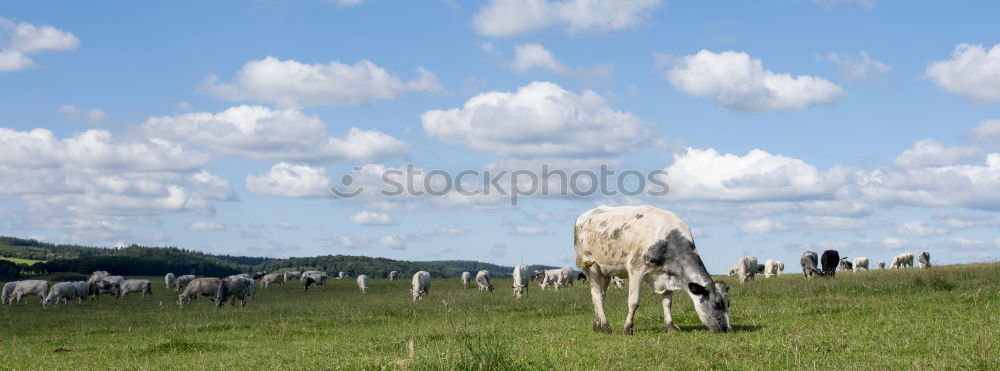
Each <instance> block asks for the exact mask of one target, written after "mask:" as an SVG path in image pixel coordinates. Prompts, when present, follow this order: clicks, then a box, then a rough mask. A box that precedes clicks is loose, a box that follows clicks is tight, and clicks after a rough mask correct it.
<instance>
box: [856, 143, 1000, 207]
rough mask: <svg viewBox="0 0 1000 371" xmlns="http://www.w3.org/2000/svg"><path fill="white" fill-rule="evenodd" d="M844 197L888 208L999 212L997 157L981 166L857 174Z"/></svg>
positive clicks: (988, 158)
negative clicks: (941, 208)
mask: <svg viewBox="0 0 1000 371" xmlns="http://www.w3.org/2000/svg"><path fill="white" fill-rule="evenodd" d="M856 177H857V180H856V182H855V184H853V185H852V186H851V187H850V188H848V189H845V190H844V197H852V198H855V199H864V200H867V201H869V202H880V203H883V204H889V205H909V206H929V207H945V206H950V207H956V206H957V207H967V208H973V209H981V210H994V211H995V210H1000V193H997V192H996V191H995V190H996V189H998V188H1000V154H997V153H993V154H989V155H987V156H986V161H985V165H949V166H940V167H927V168H913V169H878V170H870V171H858V172H857V174H856Z"/></svg>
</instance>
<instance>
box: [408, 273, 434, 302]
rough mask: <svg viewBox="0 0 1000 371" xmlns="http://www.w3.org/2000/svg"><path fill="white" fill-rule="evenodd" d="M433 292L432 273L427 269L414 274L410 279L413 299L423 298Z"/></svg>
mask: <svg viewBox="0 0 1000 371" xmlns="http://www.w3.org/2000/svg"><path fill="white" fill-rule="evenodd" d="M430 292H431V274H430V273H427V272H426V271H419V272H417V273H414V274H413V280H411V281H410V293H411V294H413V301H417V300H423V299H424V298H425V297H427V295H428V294H430Z"/></svg>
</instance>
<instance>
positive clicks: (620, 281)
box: [611, 276, 625, 289]
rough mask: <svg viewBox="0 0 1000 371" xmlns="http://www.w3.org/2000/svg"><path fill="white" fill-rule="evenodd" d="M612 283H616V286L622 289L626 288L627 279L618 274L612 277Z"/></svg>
mask: <svg viewBox="0 0 1000 371" xmlns="http://www.w3.org/2000/svg"><path fill="white" fill-rule="evenodd" d="M611 283H612V284H614V285H615V287H617V288H620V289H621V288H625V280H623V279H622V278H621V277H618V276H614V277H611Z"/></svg>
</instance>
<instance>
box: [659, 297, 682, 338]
mask: <svg viewBox="0 0 1000 371" xmlns="http://www.w3.org/2000/svg"><path fill="white" fill-rule="evenodd" d="M673 298H674V292H673V291H667V292H664V293H663V299H662V301H663V331H667V332H670V331H671V330H677V329H678V328H677V325H674V317H673V316H672V315H670V303H671V301H672V300H673Z"/></svg>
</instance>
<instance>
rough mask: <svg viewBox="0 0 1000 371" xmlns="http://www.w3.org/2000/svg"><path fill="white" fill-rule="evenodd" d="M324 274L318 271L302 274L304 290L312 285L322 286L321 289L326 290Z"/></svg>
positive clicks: (307, 289)
mask: <svg viewBox="0 0 1000 371" xmlns="http://www.w3.org/2000/svg"><path fill="white" fill-rule="evenodd" d="M326 278H327V276H326V274H325V273H322V272H320V271H309V272H306V273H303V274H302V282H303V284H302V285H303V286H304V287H305V290H306V291H309V288H310V287H312V286H316V285H319V286H323V290H326Z"/></svg>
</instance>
